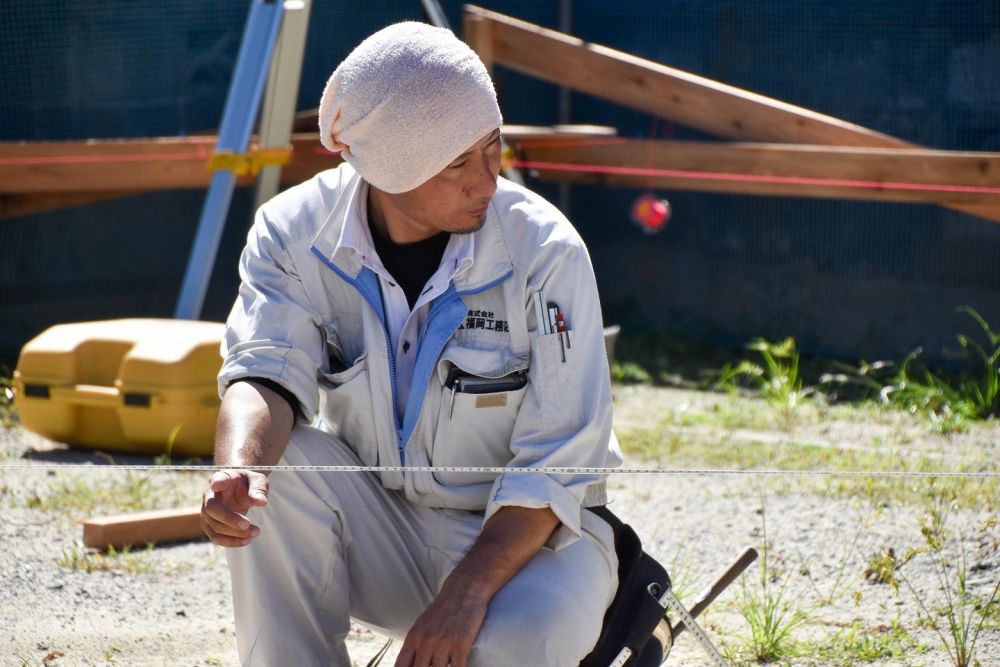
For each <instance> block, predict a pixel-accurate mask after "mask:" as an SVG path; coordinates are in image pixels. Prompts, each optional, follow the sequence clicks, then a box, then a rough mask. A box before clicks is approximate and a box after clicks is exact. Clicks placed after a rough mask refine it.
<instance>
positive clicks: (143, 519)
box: [83, 507, 205, 549]
mask: <svg viewBox="0 0 1000 667" xmlns="http://www.w3.org/2000/svg"><path fill="white" fill-rule="evenodd" d="M203 537H205V533H204V532H202V529H201V508H199V507H194V508H189V509H174V510H157V511H152V512H138V513H135V514H119V515H117V516H108V517H101V518H98V519H89V520H87V521H84V522H83V544H84V546H86V547H89V548H91V549H107V548H108V547H109V546H113V547H115V548H120V547H122V546H124V545H126V544H131V545H136V546H138V545H144V544H146V543H148V542H153V543H156V542H178V541H185V540H196V539H200V538H203Z"/></svg>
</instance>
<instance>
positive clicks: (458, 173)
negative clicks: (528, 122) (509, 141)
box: [389, 129, 500, 238]
mask: <svg viewBox="0 0 1000 667" xmlns="http://www.w3.org/2000/svg"><path fill="white" fill-rule="evenodd" d="M499 175H500V130H499V129H496V130H494V131H493V132H490V133H489V134H487V135H486V136H484V137H482V138H481V139H480V140H479V141H477V142H476V143H474V144H473V145H472V146H471V147H470V148H469V150H467V151H466V152H465V153H463V154H462V155H460V156H459V157H457V158H455V160H453V161H452V162H451V164H449V165H448V166H447V167H445V168H444V169H442V170H441V171H439V172H438V173H437V174H435V175H434V176H433V177H431V179H430V180H428V181H427V182H425V183H423V184H422V185H420V186H418V187H416V188H414V189H413V190H410V191H409V192H403V193H400V194H394V195H389V199H390V200H391V202H392V206H393V207H394V208H395V209H396V210H397V211H398V212H399V213H401V214H402V215H403V216H404V217H405V219H406V221H407V226H408V227H410V228H411V229H410V230H409V231H411V232H413V233H414V234H416V235H419V236H423V237H425V238H426V237H429V236H432V235H433V234H436V233H438V232H451V233H455V234H468V233H470V232H474V231H476V230H477V229H479V228H480V227H482V226H483V223H484V222H485V221H486V207H487V205H488V204H489V202H490V199H491V198H492V197H493V193H494V192H496V189H497V176H499Z"/></svg>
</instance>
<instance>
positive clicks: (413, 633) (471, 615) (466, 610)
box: [396, 587, 488, 667]
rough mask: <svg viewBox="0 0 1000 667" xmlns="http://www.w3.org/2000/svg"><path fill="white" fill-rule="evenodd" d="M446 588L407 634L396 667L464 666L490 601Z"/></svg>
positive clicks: (466, 591)
mask: <svg viewBox="0 0 1000 667" xmlns="http://www.w3.org/2000/svg"><path fill="white" fill-rule="evenodd" d="M480 598H481V596H478V595H476V594H473V593H471V592H470V591H468V590H459V589H458V588H457V587H452V588H450V589H449V588H448V587H445V588H444V589H442V590H441V592H440V593H439V594H438V596H437V597H436V598H434V602H432V603H431V605H430V606H429V607H427V609H425V610H424V613H422V614H421V615H420V618H418V619H417V622H416V623H414V624H413V627H412V628H410V631H409V632H408V633H407V634H406V640H405V641H404V642H403V647H402V648H401V649H400V651H399V657H398V658H397V659H396V667H447V666H448V665H451V667H465V665H466V662H467V661H468V659H469V651H471V650H472V645H473V644H474V643H475V641H476V637H478V636H479V629H480V628H481V627H482V626H483V621H484V620H485V619H486V607H487V602H488V600H485V599H480Z"/></svg>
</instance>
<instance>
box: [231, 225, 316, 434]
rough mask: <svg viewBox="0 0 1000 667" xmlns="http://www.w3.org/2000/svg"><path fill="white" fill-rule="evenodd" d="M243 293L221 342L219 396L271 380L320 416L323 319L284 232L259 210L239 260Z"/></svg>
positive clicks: (306, 413) (308, 416)
mask: <svg viewBox="0 0 1000 667" xmlns="http://www.w3.org/2000/svg"><path fill="white" fill-rule="evenodd" d="M239 272H240V288H239V293H238V295H237V297H236V302H235V303H234V304H233V309H232V311H230V313H229V318H228V319H227V321H226V333H225V336H224V338H223V341H222V357H223V364H222V370H221V371H220V372H219V377H218V381H219V395H220V396H221V395H222V394H224V393H225V391H226V388H227V387H228V386H229V385H230V384H231V383H232V382H233V381H235V380H238V379H240V378H247V377H257V378H265V379H268V380H272V381H274V382H276V383H278V384H280V385H281V386H282V387H284V388H285V389H287V390H288V391H290V392H291V393H292V394H294V395H295V397H296V398H297V399H298V401H299V405H300V406H301V408H302V413H303V416H304V418H305V419H306V420H307V421H311V420H312V419H313V416H314V415H315V414H316V409H317V403H318V393H319V388H318V383H317V378H316V374H317V370H318V369H319V368H320V367H321V364H322V350H323V336H322V327H321V321H320V318H319V315H318V314H317V312H316V311H315V310H314V309H313V308H312V307H311V306H310V304H309V300H308V298H307V295H306V292H305V289H304V287H303V284H302V280H301V278H300V276H299V274H298V272H297V270H296V267H295V263H294V261H293V258H292V256H291V254H290V253H289V250H288V247H287V243H286V241H285V239H284V237H283V234H282V230H281V229H280V228H279V227H278V226H276V225H274V224H272V222H271V221H270V220H269V219H268V217H267V214H266V213H265V212H264V209H262V210H261V211H258V213H257V216H256V219H255V221H254V225H253V227H252V228H251V230H250V234H249V236H248V238H247V245H246V248H245V249H244V250H243V254H242V256H241V258H240V267H239Z"/></svg>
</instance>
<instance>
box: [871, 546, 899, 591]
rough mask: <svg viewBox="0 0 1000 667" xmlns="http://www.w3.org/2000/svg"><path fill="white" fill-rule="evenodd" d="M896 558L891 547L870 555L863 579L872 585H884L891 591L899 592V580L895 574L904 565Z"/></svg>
mask: <svg viewBox="0 0 1000 667" xmlns="http://www.w3.org/2000/svg"><path fill="white" fill-rule="evenodd" d="M905 562H906V561H905V560H904V561H902V562H900V560H899V559H898V558H896V550H895V549H893V548H892V547H887V548H886V549H884V550H882V551H879V552H876V553H874V554H872V556H871V558H869V559H868V565H867V566H866V567H865V579H866V580H867V581H869V582H871V583H873V584H886V585H889V586H891V587H892V590H894V591H899V579H898V578H897V577H896V572H897V571H898V570H899V568H901V567H902V566H903V565H904V564H905Z"/></svg>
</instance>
